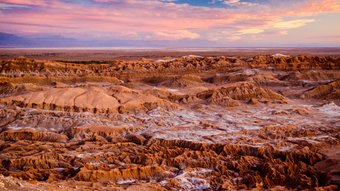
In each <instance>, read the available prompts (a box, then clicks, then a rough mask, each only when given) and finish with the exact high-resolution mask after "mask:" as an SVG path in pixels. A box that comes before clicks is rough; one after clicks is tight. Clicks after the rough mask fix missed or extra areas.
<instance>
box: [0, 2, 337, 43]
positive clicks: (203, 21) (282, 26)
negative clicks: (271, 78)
mask: <svg viewBox="0 0 340 191" xmlns="http://www.w3.org/2000/svg"><path fill="white" fill-rule="evenodd" d="M0 32H1V33H8V34H14V35H18V36H21V37H29V38H33V39H35V40H39V39H40V40H41V39H44V38H56V39H64V41H67V39H72V40H75V41H77V42H87V44H90V43H93V44H95V45H97V44H98V43H99V42H101V43H102V45H105V46H110V45H112V46H119V45H121V46H125V45H129V46H133V45H134V43H136V44H139V45H140V44H143V43H144V44H145V46H148V45H150V46H152V45H156V46H162V45H163V46H171V47H280V46H301V47H304V46H306V47H308V46H333V47H334V46H336V47H340V0H0ZM99 45H100V43H99Z"/></svg>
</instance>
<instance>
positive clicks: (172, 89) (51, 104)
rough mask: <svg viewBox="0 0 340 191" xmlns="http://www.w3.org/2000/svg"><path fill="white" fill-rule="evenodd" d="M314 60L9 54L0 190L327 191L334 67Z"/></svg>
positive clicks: (339, 165)
mask: <svg viewBox="0 0 340 191" xmlns="http://www.w3.org/2000/svg"><path fill="white" fill-rule="evenodd" d="M126 51H128V50H126ZM317 52H318V51H315V52H313V53H315V54H314V55H310V53H308V54H307V53H306V54H303V55H299V54H298V53H297V52H295V51H294V50H293V51H290V52H287V51H285V52H284V53H285V54H278V53H275V52H274V51H272V52H266V53H264V54H257V53H258V52H256V53H255V54H254V53H253V54H248V53H244V52H242V51H241V52H239V53H237V54H235V56H230V55H228V54H227V53H226V54H225V55H223V54H222V53H218V54H212V55H209V54H208V53H205V54H202V53H201V54H199V53H198V54H196V55H190V54H186V52H181V53H176V55H173V54H167V55H164V54H159V53H157V55H158V56H155V54H156V53H152V54H151V53H149V56H146V57H142V56H141V55H140V54H135V55H134V56H131V55H129V56H128V57H129V59H126V58H127V56H125V57H122V56H121V57H119V56H114V57H113V58H112V59H111V60H100V61H98V60H97V61H91V59H89V58H88V57H86V59H80V58H78V57H81V56H79V55H78V57H77V59H74V57H72V56H70V55H68V56H67V55H66V56H67V58H66V59H65V54H61V53H58V52H57V53H46V52H45V53H41V52H40V53H36V54H35V53H30V55H28V54H23V55H25V56H26V57H18V56H20V55H19V54H21V53H20V52H19V53H15V54H12V53H11V52H10V51H7V52H6V53H4V54H2V55H0V56H1V58H2V60H1V61H0V190H27V191H28V190H30V191H38V190H72V191H73V190H131V191H133V190H159V191H161V190H183V191H185V190H337V189H339V186H340V146H339V143H340V139H339V138H340V106H339V104H340V58H339V54H338V53H337V54H334V55H328V54H326V55H320V54H323V53H324V52H321V53H320V52H319V54H317ZM280 53H282V52H280ZM287 53H290V54H289V55H288V54H287ZM303 53H304V52H303ZM74 54H78V53H73V55H74ZM83 54H84V52H83ZM98 54H99V53H98ZM98 54H92V56H98ZM106 54H108V53H106ZM197 55H199V56H197ZM111 56H112V55H111ZM99 57H100V55H99ZM33 58H34V59H33ZM120 58H122V59H120ZM123 58H125V59H123Z"/></svg>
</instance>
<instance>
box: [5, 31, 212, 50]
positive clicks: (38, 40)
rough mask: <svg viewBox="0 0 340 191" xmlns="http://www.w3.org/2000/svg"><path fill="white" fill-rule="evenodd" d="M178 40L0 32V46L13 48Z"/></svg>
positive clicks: (175, 43) (173, 44)
mask: <svg viewBox="0 0 340 191" xmlns="http://www.w3.org/2000/svg"><path fill="white" fill-rule="evenodd" d="M183 41H187V43H185V44H186V45H188V46H190V45H192V47H195V46H197V47H201V46H202V45H206V44H207V42H200V41H193V40H189V39H188V40H181V44H183ZM178 44H180V43H179V41H176V40H175V41H170V40H152V41H150V40H129V39H107V40H77V39H73V38H66V37H62V36H43V37H32V36H18V35H15V34H9V33H2V32H0V47H15V48H21V47H22V48H34V47H37V48H39V47H42V48H50V47H51V48H58V47H177V46H178Z"/></svg>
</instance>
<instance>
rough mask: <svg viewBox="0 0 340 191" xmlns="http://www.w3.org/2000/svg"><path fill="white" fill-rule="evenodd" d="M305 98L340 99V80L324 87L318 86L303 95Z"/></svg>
mask: <svg viewBox="0 0 340 191" xmlns="http://www.w3.org/2000/svg"><path fill="white" fill-rule="evenodd" d="M303 97H305V98H315V99H328V100H330V99H339V98H340V80H336V81H333V82H330V83H327V84H324V85H319V86H317V87H315V88H313V89H311V90H308V91H306V92H305V93H304V95H303Z"/></svg>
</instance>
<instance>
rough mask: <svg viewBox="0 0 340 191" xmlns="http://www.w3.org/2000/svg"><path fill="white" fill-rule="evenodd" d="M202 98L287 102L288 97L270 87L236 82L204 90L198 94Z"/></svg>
mask: <svg viewBox="0 0 340 191" xmlns="http://www.w3.org/2000/svg"><path fill="white" fill-rule="evenodd" d="M197 97H198V98H200V99H213V100H223V99H224V98H225V97H227V98H226V99H229V98H231V99H234V100H249V99H252V98H256V99H262V100H270V101H277V102H286V98H285V97H284V96H282V95H280V94H278V93H276V92H274V91H272V90H270V89H269V88H263V87H261V86H259V85H257V84H255V83H248V82H242V83H235V84H232V85H230V86H225V87H221V88H218V89H212V90H207V91H203V92H200V93H198V94H197Z"/></svg>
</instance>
